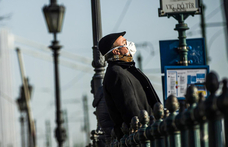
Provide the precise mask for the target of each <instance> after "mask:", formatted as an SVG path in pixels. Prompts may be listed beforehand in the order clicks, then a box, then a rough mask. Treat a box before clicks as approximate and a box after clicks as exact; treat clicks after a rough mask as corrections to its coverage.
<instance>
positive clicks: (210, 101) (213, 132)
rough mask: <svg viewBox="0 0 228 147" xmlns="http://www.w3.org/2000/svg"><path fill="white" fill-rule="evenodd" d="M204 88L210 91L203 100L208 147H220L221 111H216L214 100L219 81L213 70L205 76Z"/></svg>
mask: <svg viewBox="0 0 228 147" xmlns="http://www.w3.org/2000/svg"><path fill="white" fill-rule="evenodd" d="M206 88H207V90H208V91H209V92H210V95H209V96H208V98H207V99H206V100H205V101H204V107H205V112H206V117H207V120H208V130H209V147H222V146H223V145H222V135H221V130H222V128H221V112H220V111H218V109H217V106H216V103H214V102H215V100H216V98H217V97H216V95H215V94H216V91H217V90H218V88H219V81H218V78H217V75H216V74H215V73H214V72H210V73H209V74H208V75H207V77H206Z"/></svg>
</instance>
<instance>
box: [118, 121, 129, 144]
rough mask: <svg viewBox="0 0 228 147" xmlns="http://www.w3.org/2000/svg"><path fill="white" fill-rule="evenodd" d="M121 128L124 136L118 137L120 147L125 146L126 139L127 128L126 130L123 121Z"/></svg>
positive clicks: (126, 127)
mask: <svg viewBox="0 0 228 147" xmlns="http://www.w3.org/2000/svg"><path fill="white" fill-rule="evenodd" d="M121 130H122V132H123V133H124V136H123V137H122V138H121V139H120V147H127V145H126V139H127V137H128V133H129V130H128V126H127V124H126V123H125V122H123V124H122V127H121Z"/></svg>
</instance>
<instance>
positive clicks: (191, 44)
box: [159, 38, 206, 73]
mask: <svg viewBox="0 0 228 147" xmlns="http://www.w3.org/2000/svg"><path fill="white" fill-rule="evenodd" d="M186 41H187V46H188V61H190V63H189V66H195V65H206V56H205V49H204V48H205V44H204V39H203V38H195V39H186ZM159 44H160V58H161V72H162V73H164V67H165V66H176V65H178V63H177V62H178V61H180V57H179V53H178V52H177V47H178V46H179V40H164V41H159Z"/></svg>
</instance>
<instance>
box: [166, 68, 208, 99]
mask: <svg viewBox="0 0 228 147" xmlns="http://www.w3.org/2000/svg"><path fill="white" fill-rule="evenodd" d="M208 72H209V66H207V65H203V66H165V100H166V99H167V97H169V95H171V94H172V95H174V96H176V97H177V98H178V99H179V100H183V99H185V94H186V90H187V88H188V87H189V86H190V85H195V86H196V87H197V89H198V92H202V93H203V94H204V96H205V97H206V96H207V95H208V92H207V90H206V86H205V84H204V83H205V80H206V75H207V74H208Z"/></svg>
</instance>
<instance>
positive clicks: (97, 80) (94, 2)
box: [91, 0, 105, 96]
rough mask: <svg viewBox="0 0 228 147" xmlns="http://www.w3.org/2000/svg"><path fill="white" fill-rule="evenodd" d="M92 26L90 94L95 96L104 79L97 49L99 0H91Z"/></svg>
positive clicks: (102, 62)
mask: <svg viewBox="0 0 228 147" xmlns="http://www.w3.org/2000/svg"><path fill="white" fill-rule="evenodd" d="M91 9H92V25H93V47H92V49H93V62H92V65H93V67H94V68H95V69H94V71H95V74H94V76H93V81H92V84H93V87H92V93H93V94H94V96H95V94H96V92H97V90H98V88H99V87H100V86H102V81H103V78H104V70H105V69H104V67H105V60H104V57H103V56H102V55H101V53H100V51H99V49H98V42H99V40H100V38H101V37H102V28H101V12H100V0H91Z"/></svg>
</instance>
